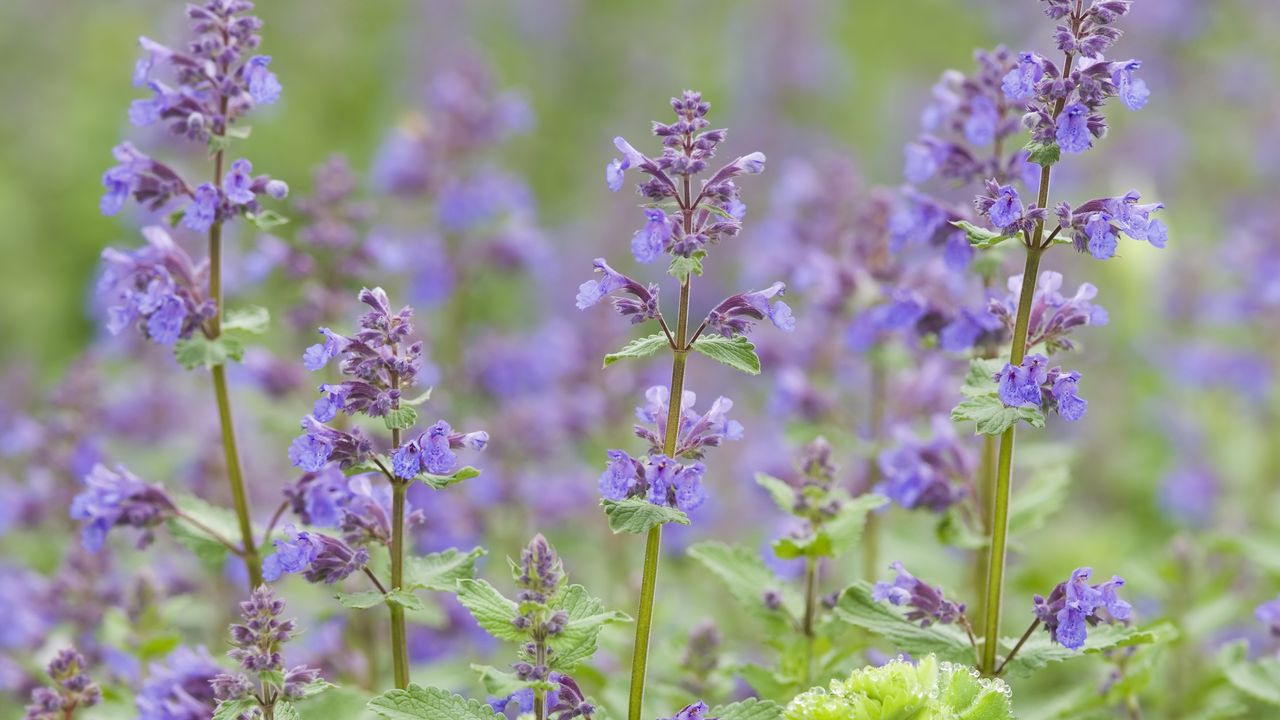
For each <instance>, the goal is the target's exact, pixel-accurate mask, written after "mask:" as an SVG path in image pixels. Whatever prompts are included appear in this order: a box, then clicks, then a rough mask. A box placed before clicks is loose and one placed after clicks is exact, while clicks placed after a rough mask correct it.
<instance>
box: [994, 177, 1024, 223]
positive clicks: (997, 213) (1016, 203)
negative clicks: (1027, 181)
mask: <svg viewBox="0 0 1280 720" xmlns="http://www.w3.org/2000/svg"><path fill="white" fill-rule="evenodd" d="M988 217H990V218H991V222H992V223H993V224H994V225H995V226H996V227H998V228H1000V229H1001V230H1003V229H1005V228H1007V227H1010V226H1012V225H1014V224H1016V223H1017V222H1018V221H1019V220H1021V219H1022V200H1021V199H1020V198H1019V197H1018V191H1017V189H1015V188H1014V187H1013V186H1012V185H1002V186H1000V189H999V191H998V192H997V194H996V201H995V203H994V204H992V206H991V209H990V210H989V211H988Z"/></svg>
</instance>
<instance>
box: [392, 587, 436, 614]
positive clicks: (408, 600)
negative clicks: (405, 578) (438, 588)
mask: <svg viewBox="0 0 1280 720" xmlns="http://www.w3.org/2000/svg"><path fill="white" fill-rule="evenodd" d="M387 602H388V603H390V604H392V605H399V606H400V607H402V608H404V609H405V610H407V611H409V612H425V611H426V609H427V606H426V605H424V604H423V602H422V598H420V597H418V596H417V595H414V594H413V593H412V592H411V591H409V590H403V589H401V588H395V589H394V590H392V591H391V592H388V593H387Z"/></svg>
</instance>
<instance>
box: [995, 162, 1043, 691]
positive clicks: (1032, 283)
mask: <svg viewBox="0 0 1280 720" xmlns="http://www.w3.org/2000/svg"><path fill="white" fill-rule="evenodd" d="M1048 176H1049V168H1048V167H1046V168H1045V169H1044V171H1043V173H1042V174H1041V182H1040V186H1041V187H1040V195H1041V198H1042V199H1043V197H1044V196H1045V195H1047V194H1048V192H1049V177H1048ZM1043 232H1044V230H1043V227H1040V228H1038V229H1037V230H1036V233H1035V237H1034V239H1032V241H1031V242H1030V243H1029V244H1028V246H1027V264H1026V267H1025V268H1024V270H1023V273H1022V294H1021V295H1020V296H1019V297H1018V315H1017V319H1016V320H1015V322H1014V326H1013V346H1012V349H1011V350H1010V352H1009V363H1010V364H1011V365H1014V366H1017V365H1021V364H1022V359H1023V358H1024V357H1025V356H1026V352H1027V325H1028V323H1029V321H1030V317H1031V302H1032V298H1033V297H1034V296H1035V291H1036V276H1037V275H1038V273H1039V270H1040V256H1041V255H1042V254H1043V253H1044V250H1043V249H1042V248H1041V247H1040V242H1041V237H1042V235H1043ZM1014 427H1015V426H1013V425H1011V426H1009V429H1008V430H1005V431H1004V434H1003V435H1001V436H1000V452H999V455H998V457H997V458H996V485H995V494H994V497H993V498H992V507H993V509H992V512H991V548H990V550H991V552H990V555H989V556H988V559H987V593H986V598H985V600H984V609H985V611H986V612H985V613H984V616H983V617H984V621H983V631H984V637H985V638H986V642H985V643H984V644H983V646H982V672H983V673H984V674H986V675H994V674H995V672H996V657H997V654H998V651H999V641H1000V611H1001V609H1002V608H1001V603H1002V601H1003V595H1004V569H1005V561H1006V559H1007V558H1006V551H1007V549H1008V543H1009V504H1010V501H1011V499H1012V487H1013V436H1014Z"/></svg>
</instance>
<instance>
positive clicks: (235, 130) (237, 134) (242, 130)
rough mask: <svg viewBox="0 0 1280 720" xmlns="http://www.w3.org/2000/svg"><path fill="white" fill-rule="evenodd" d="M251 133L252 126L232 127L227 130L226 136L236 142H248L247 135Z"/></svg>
mask: <svg viewBox="0 0 1280 720" xmlns="http://www.w3.org/2000/svg"><path fill="white" fill-rule="evenodd" d="M252 132H253V126H252V125H232V126H231V127H228V128H227V131H226V135H227V137H229V138H235V139H237V140H248V139H249V135H250V133H252Z"/></svg>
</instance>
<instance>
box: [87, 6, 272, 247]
mask: <svg viewBox="0 0 1280 720" xmlns="http://www.w3.org/2000/svg"><path fill="white" fill-rule="evenodd" d="M252 9H253V3H250V2H245V1H244V0H209V1H208V2H206V3H204V4H203V5H189V6H187V17H188V19H189V21H190V24H191V30H192V33H193V35H194V38H193V39H192V41H191V42H190V44H189V45H188V46H187V48H186V49H185V50H176V49H173V48H170V47H167V46H165V45H162V44H160V43H157V42H155V41H154V40H151V39H149V38H145V37H144V38H141V39H140V40H139V41H138V42H139V44H140V45H141V46H142V49H143V50H144V52H145V55H144V56H143V57H142V58H141V59H139V60H138V64H137V66H136V68H135V69H134V73H133V83H134V85H135V86H138V87H142V86H146V87H147V88H148V89H150V90H151V92H152V93H153V94H152V97H150V98H145V99H140V100H135V101H134V102H133V104H132V105H131V106H130V107H129V120H130V122H132V123H133V124H134V125H136V126H139V127H145V126H149V125H154V124H158V123H165V124H167V126H168V128H169V129H170V130H171V131H172V132H173V133H174V134H175V135H179V136H182V137H185V138H187V139H189V140H193V141H197V142H206V141H207V142H209V143H211V144H212V145H214V146H220V144H221V143H224V142H225V139H226V138H228V137H231V136H236V135H237V131H236V130H235V129H234V128H233V127H232V126H233V125H234V124H235V123H236V122H237V121H238V120H240V119H241V118H243V117H244V116H245V115H246V114H247V113H248V112H249V111H250V110H251V109H253V108H254V107H255V106H258V105H269V104H271V103H274V102H276V101H277V100H278V99H279V98H280V91H281V88H280V82H279V81H278V80H277V79H276V76H275V74H274V73H273V72H271V71H270V70H269V69H268V65H270V63H271V58H270V57H269V56H266V55H250V54H249V53H250V52H252V51H253V50H254V49H256V48H257V47H258V45H259V44H261V41H262V38H261V37H260V36H259V35H258V31H259V30H260V29H261V27H262V21H261V20H259V19H258V18H256V17H254V16H252V15H246V14H245V13H247V12H249V11H250V10H252ZM161 67H164V68H166V69H167V70H168V75H169V79H170V80H171V81H172V82H176V83H177V85H176V86H170V85H169V84H167V83H166V82H165V81H164V80H161V79H159V78H157V77H155V73H156V72H157V71H158V69H159V68H161ZM240 135H243V133H240ZM114 154H115V157H116V160H117V161H118V162H119V164H118V165H116V166H115V167H113V168H111V169H110V170H108V171H107V172H106V174H105V175H103V178H102V184H103V185H104V186H106V188H107V192H106V194H105V195H104V196H103V198H102V203H101V208H102V212H103V213H104V214H107V215H114V214H115V213H117V212H119V211H120V209H121V208H122V207H123V205H124V201H125V199H126V198H127V197H128V196H129V195H133V197H134V199H135V200H137V201H138V202H139V203H140V204H143V205H145V206H147V207H148V208H149V209H151V210H161V209H163V208H165V207H166V206H168V205H170V203H171V202H172V201H173V200H175V199H181V200H183V201H185V207H184V209H183V215H182V224H183V225H184V226H185V227H188V228H190V229H192V230H194V231H196V232H205V231H206V230H208V229H209V228H210V227H211V226H212V225H213V224H214V223H215V222H218V221H223V220H226V219H228V218H231V217H234V216H237V215H241V214H245V215H249V216H254V215H257V214H259V213H261V212H262V206H261V204H260V203H259V201H258V197H259V196H261V195H268V196H270V197H272V198H274V199H277V200H279V199H281V198H283V197H285V196H286V195H287V194H288V192H289V188H288V186H287V185H285V183H283V182H281V181H279V180H274V179H272V178H271V177H270V176H268V175H255V174H254V173H253V165H252V164H251V163H250V162H249V161H248V160H246V159H243V158H241V159H238V160H236V161H235V162H233V163H231V166H230V171H229V172H228V173H226V175H225V177H223V178H221V182H220V184H218V185H215V184H213V183H209V182H205V183H200V184H198V185H193V184H191V183H188V182H186V181H185V180H183V179H182V177H181V176H180V175H179V174H178V172H177V171H175V170H174V169H173V168H171V167H169V166H168V165H165V164H164V163H161V162H158V161H156V160H153V159H151V158H150V157H148V156H146V155H145V154H143V153H141V152H140V151H138V150H137V148H135V147H133V145H131V144H129V143H124V144H122V145H120V146H118V147H117V148H116V149H115V151H114Z"/></svg>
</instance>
